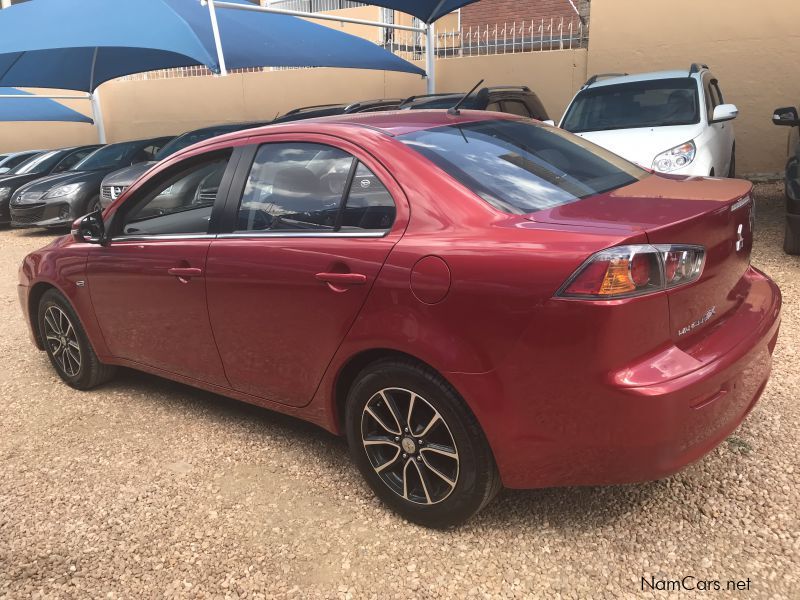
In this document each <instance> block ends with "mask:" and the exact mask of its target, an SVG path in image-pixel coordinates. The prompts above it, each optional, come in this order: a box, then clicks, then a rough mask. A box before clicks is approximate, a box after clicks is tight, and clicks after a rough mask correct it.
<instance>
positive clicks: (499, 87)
mask: <svg viewBox="0 0 800 600" xmlns="http://www.w3.org/2000/svg"><path fill="white" fill-rule="evenodd" d="M483 89H484V90H488V91H490V92H499V91H501V90H520V91H523V92H530V91H531V88H529V87H528V86H527V85H493V86H490V87H485V88H483ZM481 91H483V90H481Z"/></svg>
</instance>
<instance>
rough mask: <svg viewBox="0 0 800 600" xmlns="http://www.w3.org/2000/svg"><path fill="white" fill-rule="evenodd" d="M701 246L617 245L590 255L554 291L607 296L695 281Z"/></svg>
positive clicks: (702, 256) (702, 257) (564, 295)
mask: <svg viewBox="0 0 800 600" xmlns="http://www.w3.org/2000/svg"><path fill="white" fill-rule="evenodd" d="M705 255H706V252H705V249H704V248H703V247H702V246H681V245H657V246H651V245H639V246H617V247H616V248H609V249H608V250H602V251H600V252H598V253H597V254H595V255H593V256H592V257H591V258H590V259H589V260H587V261H586V262H585V263H583V265H581V267H580V268H579V269H578V270H577V271H576V272H575V273H574V274H573V275H572V277H570V278H569V279H568V280H567V282H566V283H565V284H564V285H563V286H562V287H561V289H560V290H559V291H558V292H557V293H556V296H559V297H562V298H588V299H593V300H610V299H616V298H630V297H631V296H641V295H643V294H650V293H653V292H659V291H662V290H666V289H669V288H674V287H678V286H681V285H686V284H687V283H691V282H693V281H696V280H697V279H698V278H699V277H700V275H701V274H702V273H703V265H704V264H705Z"/></svg>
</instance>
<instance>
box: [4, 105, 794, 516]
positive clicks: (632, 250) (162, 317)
mask: <svg viewBox="0 0 800 600" xmlns="http://www.w3.org/2000/svg"><path fill="white" fill-rule="evenodd" d="M753 212H754V206H753V200H752V197H751V186H750V184H749V183H747V182H744V181H736V180H712V179H703V178H692V179H685V178H676V177H664V176H659V175H655V174H652V173H650V172H647V171H644V170H642V169H640V168H638V167H636V166H634V165H632V164H630V163H628V162H626V161H624V160H622V159H621V158H619V157H617V156H616V155H613V154H610V153H608V152H606V151H604V150H602V149H601V148H598V147H596V146H594V145H592V144H590V143H588V142H586V141H583V140H581V139H580V138H578V137H575V136H573V135H571V134H568V133H566V132H563V131H561V130H559V129H556V128H553V127H549V126H546V125H543V124H540V123H536V122H533V121H529V120H524V119H520V118H517V117H513V116H510V115H501V114H497V113H480V112H469V111H464V112H463V113H461V114H458V115H453V114H448V113H446V112H440V111H430V112H418V111H413V112H412V111H409V112H403V113H374V114H363V115H357V116H343V117H332V118H328V119H321V120H316V121H304V122H298V123H290V124H286V125H278V126H272V127H265V128H261V129H255V130H249V131H243V132H237V133H234V134H230V135H227V136H224V137H220V138H216V139H213V140H210V141H208V142H205V143H203V144H201V145H196V146H194V147H191V148H189V149H187V150H186V151H184V152H182V153H180V154H177V155H175V156H173V157H172V158H170V159H169V160H167V161H165V162H164V163H162V164H159V165H158V166H157V167H156V168H154V169H153V170H152V171H150V172H149V173H148V174H147V175H146V176H145V177H144V178H142V179H140V180H139V181H138V182H137V183H135V184H134V185H133V186H131V187H130V188H129V190H128V191H127V192H126V193H125V194H123V196H122V197H120V198H119V199H118V200H117V201H116V202H115V203H114V204H113V205H112V206H111V207H109V208H108V209H107V210H106V212H105V214H104V215H100V214H99V213H95V214H93V215H89V216H87V217H85V218H84V219H82V220H79V221H78V222H76V225H75V228H74V230H73V234H72V236H69V237H64V238H61V239H59V240H56V241H55V242H53V243H52V244H51V245H50V246H48V247H46V248H44V249H42V250H39V251H37V252H34V253H33V254H31V255H29V256H28V257H27V258H26V259H25V261H24V264H23V266H22V268H21V271H20V284H19V295H20V300H21V303H22V307H23V310H24V312H25V315H26V318H27V319H28V322H29V323H30V328H31V331H32V335H33V340H34V342H35V343H36V345H37V346H38V347H39V348H40V349H41V350H44V351H46V352H47V353H48V355H49V357H50V360H51V361H52V364H53V366H54V367H55V369H56V370H57V371H58V373H59V375H60V376H61V377H62V378H63V379H64V381H66V383H67V384H69V385H71V386H73V387H75V388H78V389H88V388H91V387H93V386H96V385H98V384H100V383H102V382H104V381H105V380H107V379H108V378H109V377H111V375H112V374H113V371H114V367H115V366H118V365H121V366H125V367H132V368H134V369H140V370H142V371H147V372H150V373H155V374H157V375H162V376H164V377H167V378H169V379H174V380H177V381H181V382H184V383H187V384H189V385H192V386H196V387H198V388H203V389H206V390H211V391H213V392H217V393H219V394H223V395H225V396H230V397H233V398H237V399H240V400H243V401H246V402H251V403H254V404H258V405H261V406H264V407H267V408H270V409H273V410H277V411H281V412H285V413H289V414H292V415H296V416H298V417H300V418H303V419H307V420H309V421H312V422H314V423H317V424H318V425H320V426H322V427H324V428H325V429H327V430H329V431H332V432H335V433H344V434H346V436H347V439H348V441H349V444H350V448H351V452H352V457H353V460H354V461H355V463H356V465H357V466H358V468H359V469H360V471H361V473H362V474H363V475H364V477H365V479H366V480H367V482H368V483H369V485H370V486H371V487H372V489H373V490H374V491H375V493H376V494H377V495H378V496H379V497H380V498H382V499H383V500H384V501H385V502H386V503H387V504H388V505H389V506H391V507H392V508H393V509H394V510H396V511H397V512H399V513H400V514H402V515H403V516H404V517H406V518H408V519H409V520H412V521H415V522H418V523H422V524H425V525H428V526H434V527H445V526H450V525H454V524H457V523H461V522H463V521H464V520H465V519H467V518H469V517H470V516H471V515H473V514H475V513H476V512H477V511H479V510H480V509H481V508H482V507H483V506H485V505H486V504H487V503H488V502H489V501H490V500H491V499H492V498H493V497H494V495H495V494H496V493H497V491H498V490H499V489H500V487H501V486H506V487H509V488H538V487H546V486H567V485H596V484H614V483H625V482H638V481H643V480H650V479H655V478H660V477H664V476H666V475H669V474H670V473H673V472H675V471H677V470H678V469H680V468H682V467H683V466H685V465H687V464H688V463H690V462H692V461H695V460H697V459H699V458H700V457H702V456H703V455H704V454H706V453H707V452H709V451H710V450H711V449H713V448H714V447H715V446H716V445H717V444H719V443H720V442H721V441H722V440H723V439H724V438H725V437H726V436H727V435H728V434H730V433H731V432H732V431H733V430H734V429H735V428H736V427H737V426H738V425H739V423H741V421H742V420H743V419H744V417H745V416H746V415H747V413H748V411H750V410H751V409H752V407H753V405H754V404H755V402H756V401H757V399H758V398H759V396H760V394H761V392H762V391H763V389H764V387H765V385H766V383H767V379H768V377H769V373H770V363H771V354H772V351H773V349H774V346H775V341H776V338H777V335H778V326H779V323H780V307H781V296H780V291H779V290H778V288H777V287H776V285H775V284H774V283H773V282H772V281H771V280H770V279H769V278H767V277H766V276H765V275H764V274H763V273H761V272H759V271H758V270H756V269H754V268H753V267H751V266H750V252H751V248H752V242H753Z"/></svg>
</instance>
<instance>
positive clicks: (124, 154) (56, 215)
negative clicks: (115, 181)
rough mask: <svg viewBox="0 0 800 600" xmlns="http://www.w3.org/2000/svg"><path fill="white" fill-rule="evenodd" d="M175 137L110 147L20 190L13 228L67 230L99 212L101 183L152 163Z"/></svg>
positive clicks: (13, 210) (13, 205) (13, 207)
mask: <svg viewBox="0 0 800 600" xmlns="http://www.w3.org/2000/svg"><path fill="white" fill-rule="evenodd" d="M171 139H172V137H162V138H151V139H147V140H137V141H133V142H123V143H121V144H110V145H108V146H104V147H102V148H100V149H99V150H96V151H94V152H92V153H91V154H90V155H89V156H87V157H86V158H84V159H83V160H82V161H81V162H79V163H78V164H77V165H75V166H74V167H73V168H72V169H70V170H69V171H66V172H64V173H60V174H58V175H50V176H49V177H44V178H42V179H37V180H36V181H34V182H32V183H29V184H27V185H24V186H22V187H21V188H19V189H18V190H17V191H16V192H15V193H14V195H13V196H12V197H11V225H12V227H65V226H68V225H71V224H72V222H73V221H74V220H75V219H77V218H78V217H80V216H81V215H84V214H86V213H89V212H92V211H93V210H96V209H98V208H100V182H101V181H102V180H103V177H105V176H106V175H107V174H108V173H110V172H112V171H116V170H118V169H119V168H120V167H122V166H130V165H133V164H138V163H142V162H147V161H149V160H152V159H153V157H154V156H155V154H156V152H158V151H159V150H160V149H161V148H162V147H163V146H164V145H165V144H166V143H167V142H169V141H170V140H171Z"/></svg>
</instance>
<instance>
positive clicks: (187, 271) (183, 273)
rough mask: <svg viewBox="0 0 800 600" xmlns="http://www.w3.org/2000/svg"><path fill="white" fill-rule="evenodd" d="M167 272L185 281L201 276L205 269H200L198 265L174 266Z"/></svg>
mask: <svg viewBox="0 0 800 600" xmlns="http://www.w3.org/2000/svg"><path fill="white" fill-rule="evenodd" d="M167 273H169V274H170V275H172V276H173V277H177V278H178V279H180V280H181V281H184V282H185V281H188V280H189V279H191V278H192V277H200V275H202V274H203V269H198V268H196V267H173V268H171V269H169V270H168V271H167Z"/></svg>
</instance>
